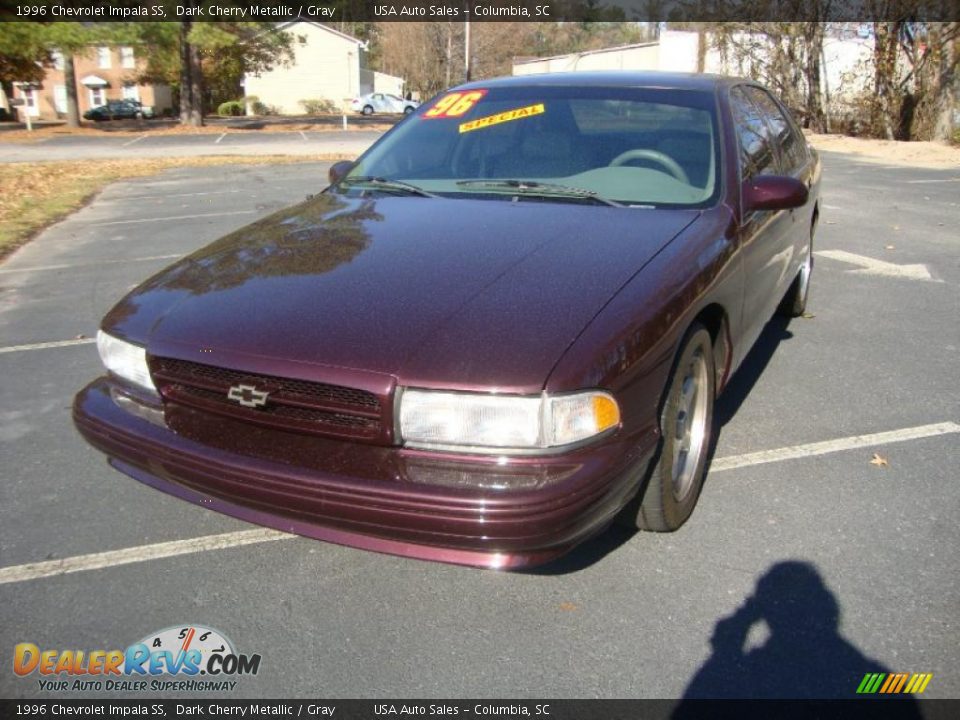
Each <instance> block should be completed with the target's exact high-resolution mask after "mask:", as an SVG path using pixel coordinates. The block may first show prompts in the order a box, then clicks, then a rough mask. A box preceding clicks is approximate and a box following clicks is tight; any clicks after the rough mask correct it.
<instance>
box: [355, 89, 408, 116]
mask: <svg viewBox="0 0 960 720" xmlns="http://www.w3.org/2000/svg"><path fill="white" fill-rule="evenodd" d="M419 106H420V103H418V102H417V101H416V100H404V99H403V98H402V97H398V96H396V95H390V94H388V93H370V94H369V95H361V96H360V97H358V98H354V99H353V100H352V101H351V103H350V109H351V110H353V111H354V112H358V113H363V114H364V115H372V114H373V113H375V112H376V113H403V114H404V115H409V114H410V113H412V112H413V111H414V110H416V109H417V108H418V107H419Z"/></svg>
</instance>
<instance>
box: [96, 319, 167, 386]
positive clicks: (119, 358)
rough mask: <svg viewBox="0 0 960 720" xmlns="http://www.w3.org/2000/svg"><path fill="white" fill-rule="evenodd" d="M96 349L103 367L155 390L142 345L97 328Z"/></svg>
mask: <svg viewBox="0 0 960 720" xmlns="http://www.w3.org/2000/svg"><path fill="white" fill-rule="evenodd" d="M97 351H98V352H99V353H100V360H102V361H103V365H104V367H106V368H107V370H109V371H110V372H112V373H113V374H114V375H116V376H117V377H120V378H123V379H124V380H126V381H127V382H131V383H133V384H134V385H139V386H140V387H142V388H145V389H147V390H150V391H151V392H156V391H157V388H156V387H154V384H153V380H151V379H150V370H149V369H148V368H147V351H146V350H144V349H143V348H142V347H140V346H139V345H134V344H133V343H128V342H126V341H125V340H120V339H119V338H115V337H113V335H107V333H105V332H104V331H103V330H98V331H97Z"/></svg>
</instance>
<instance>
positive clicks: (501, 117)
mask: <svg viewBox="0 0 960 720" xmlns="http://www.w3.org/2000/svg"><path fill="white" fill-rule="evenodd" d="M544 112H546V108H545V107H544V105H543V103H537V104H536V105H527V106H526V107H522V108H517V109H515V110H507V111H505V112H502V113H497V114H496V115H487V117H482V118H477V119H476V120H471V121H470V122H465V123H460V132H461V133H465V132H470V131H471V130H480V129H481V128H485V127H490V126H491V125H499V124H500V123H505V122H510V121H511V120H520V119H521V118H526V117H532V116H533V115H541V114H543V113H544Z"/></svg>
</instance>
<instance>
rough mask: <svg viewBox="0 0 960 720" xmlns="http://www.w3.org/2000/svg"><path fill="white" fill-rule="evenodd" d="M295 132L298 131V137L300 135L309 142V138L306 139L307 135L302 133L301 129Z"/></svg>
mask: <svg viewBox="0 0 960 720" xmlns="http://www.w3.org/2000/svg"><path fill="white" fill-rule="evenodd" d="M297 132H299V133H300V137H302V138H303V139H304V140H306V141H307V142H309V140H308V139H307V136H306V135H304V134H303V130H298V131H297Z"/></svg>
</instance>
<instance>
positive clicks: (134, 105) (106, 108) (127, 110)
mask: <svg viewBox="0 0 960 720" xmlns="http://www.w3.org/2000/svg"><path fill="white" fill-rule="evenodd" d="M153 114H154V113H153V108H152V107H149V106H147V107H144V106H143V105H142V104H141V103H140V102H139V101H137V100H110V101H109V102H107V104H106V105H100V106H98V107H95V108H91V109H90V110H87V111H86V112H85V113H84V114H83V119H84V120H95V121H97V122H100V121H103V120H129V119H135V118H152V117H153Z"/></svg>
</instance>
